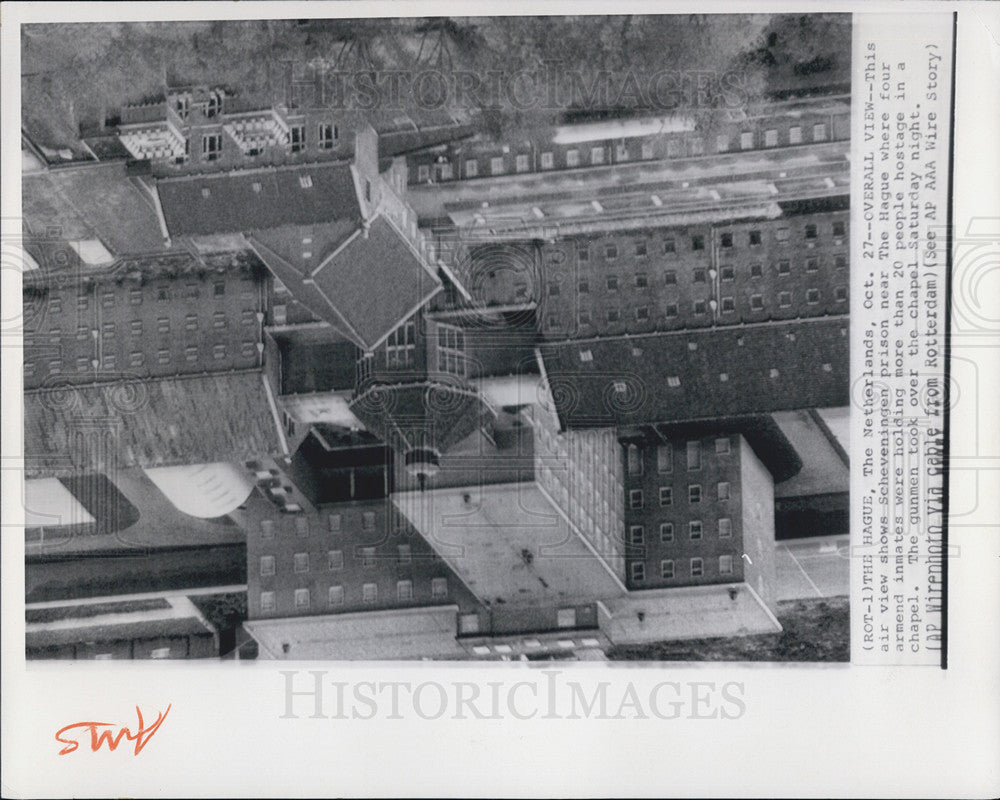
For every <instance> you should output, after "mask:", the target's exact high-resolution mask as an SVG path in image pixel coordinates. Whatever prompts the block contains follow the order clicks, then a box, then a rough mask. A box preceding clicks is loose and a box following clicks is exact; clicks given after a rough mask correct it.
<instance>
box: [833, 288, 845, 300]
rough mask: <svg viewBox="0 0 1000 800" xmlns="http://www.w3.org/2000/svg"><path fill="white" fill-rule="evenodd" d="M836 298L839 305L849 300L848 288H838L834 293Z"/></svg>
mask: <svg viewBox="0 0 1000 800" xmlns="http://www.w3.org/2000/svg"><path fill="white" fill-rule="evenodd" d="M834 297H836V298H837V302H838V303H843V302H845V301H846V300H847V287H846V286H838V287H837V288H836V290H835V291H834Z"/></svg>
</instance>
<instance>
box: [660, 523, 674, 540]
mask: <svg viewBox="0 0 1000 800" xmlns="http://www.w3.org/2000/svg"><path fill="white" fill-rule="evenodd" d="M673 540H674V523H672V522H661V523H660V541H661V542H663V543H665V544H667V543H670V542H672V541H673Z"/></svg>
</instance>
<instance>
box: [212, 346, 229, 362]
mask: <svg viewBox="0 0 1000 800" xmlns="http://www.w3.org/2000/svg"><path fill="white" fill-rule="evenodd" d="M225 357H226V346H225V345H224V344H216V345H212V358H214V359H215V360H216V361H220V360H221V359H223V358H225Z"/></svg>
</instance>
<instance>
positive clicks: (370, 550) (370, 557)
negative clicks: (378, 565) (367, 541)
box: [361, 547, 375, 569]
mask: <svg viewBox="0 0 1000 800" xmlns="http://www.w3.org/2000/svg"><path fill="white" fill-rule="evenodd" d="M361 566H362V567H366V568H368V569H371V568H372V567H374V566H375V548H374V547H362V548H361Z"/></svg>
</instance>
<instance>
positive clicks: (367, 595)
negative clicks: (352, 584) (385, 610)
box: [361, 583, 378, 605]
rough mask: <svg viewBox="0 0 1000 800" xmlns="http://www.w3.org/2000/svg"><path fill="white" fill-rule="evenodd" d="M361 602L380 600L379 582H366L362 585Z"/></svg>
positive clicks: (370, 602) (369, 602)
mask: <svg viewBox="0 0 1000 800" xmlns="http://www.w3.org/2000/svg"><path fill="white" fill-rule="evenodd" d="M361 602H362V603H368V604H369V605H370V604H372V603H377V602H378V584H377V583H366V584H364V585H362V587H361Z"/></svg>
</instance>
